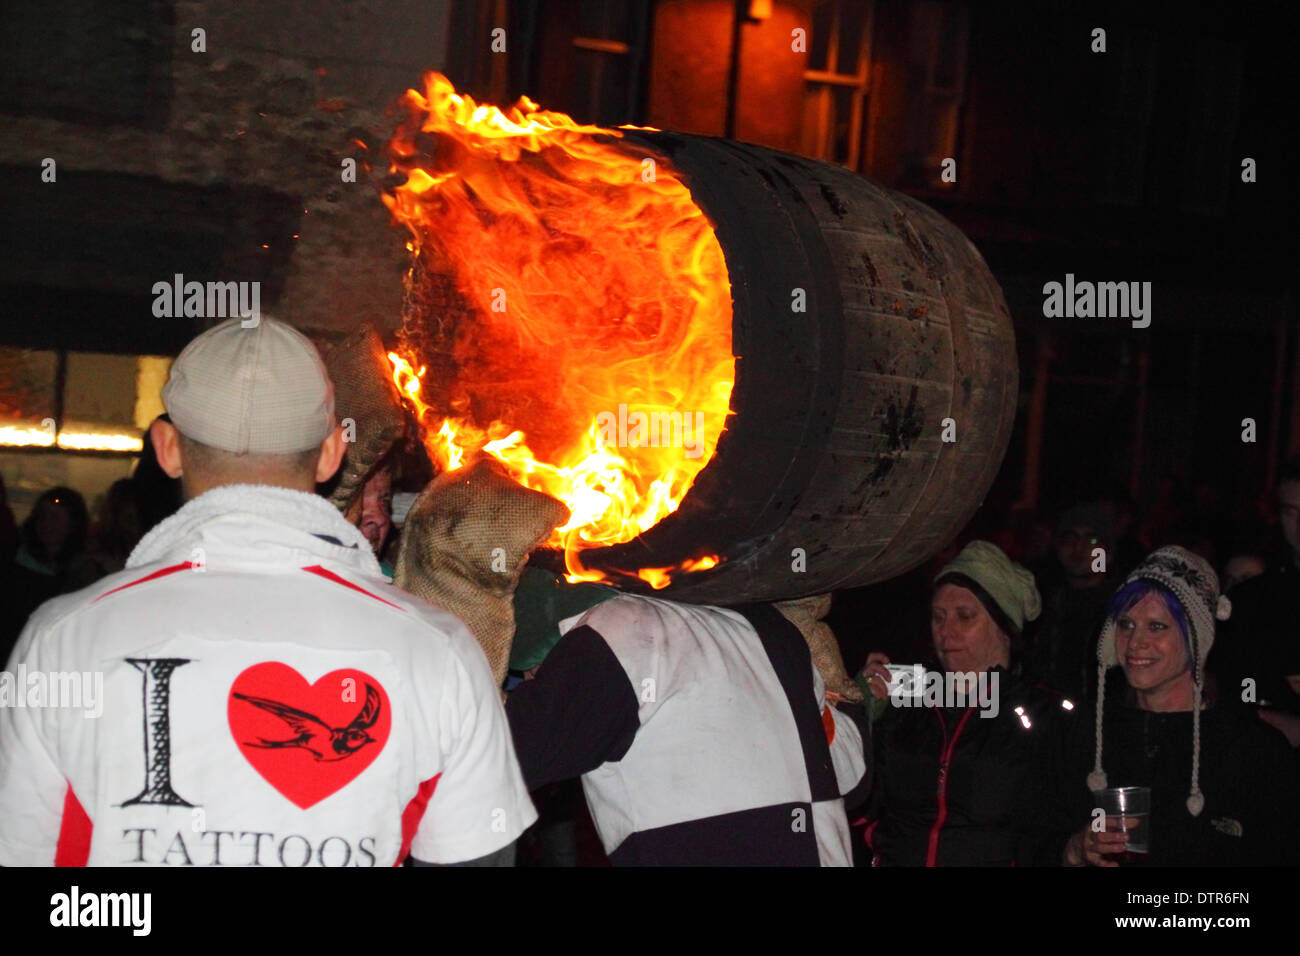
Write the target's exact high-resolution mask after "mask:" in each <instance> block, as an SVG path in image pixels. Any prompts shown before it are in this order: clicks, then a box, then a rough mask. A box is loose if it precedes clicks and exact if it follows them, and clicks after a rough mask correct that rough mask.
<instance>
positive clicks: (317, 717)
mask: <svg viewBox="0 0 1300 956" xmlns="http://www.w3.org/2000/svg"><path fill="white" fill-rule="evenodd" d="M226 712H227V718H228V719H229V721H230V733H231V735H232V736H233V737H234V738H235V743H237V744H238V745H239V750H240V752H241V753H242V754H243V755H244V756H245V757H246V758H247V759H248V762H249V763H250V764H252V765H253V769H254V770H256V771H257V772H258V773H260V774H261V775H262V777H263V778H264V779H265V780H266V782H267V783H269V784H270V785H271V786H273V787H275V789H276V790H279V791H280V792H281V793H282V794H284V795H285V796H286V797H288V798H289V800H291V801H292V802H293V803H295V804H297V805H298V806H299V807H301V808H302V809H304V810H306V809H307V808H308V807H310V806H311V805H312V804H315V803H319V802H320V801H322V800H324V799H325V798H326V797H328V796H329V795H330V794H331V793H334V792H335V791H337V790H340V789H342V788H343V787H346V786H347V785H348V784H349V783H351V782H352V781H353V780H355V779H356V778H357V777H358V776H359V775H360V774H361V772H362V771H363V770H365V769H366V768H367V767H368V766H370V764H371V763H372V762H373V761H374V759H375V758H376V757H378V756H379V752H380V751H381V750H383V749H384V744H386V743H387V742H388V733H389V731H390V730H391V729H392V724H393V718H392V711H391V708H390V707H389V703H388V694H386V693H385V692H384V688H383V686H382V685H381V684H380V683H379V681H377V680H375V679H374V678H373V677H371V676H370V675H369V674H366V673H365V672H364V671H356V670H337V671H330V673H328V674H326V675H325V676H324V677H322V678H321V679H320V680H318V681H316V683H314V684H308V683H307V681H306V680H305V679H304V678H303V676H302V675H301V674H299V673H298V672H297V671H296V670H294V669H293V668H292V667H289V666H288V665H286V664H281V663H278V662H275V661H267V662H265V663H262V664H254V665H253V666H252V667H249V668H248V669H246V670H245V671H244V672H243V673H242V674H240V675H239V676H238V677H236V678H235V682H234V683H233V684H231V685H230V698H229V699H228V701H227V707H226Z"/></svg>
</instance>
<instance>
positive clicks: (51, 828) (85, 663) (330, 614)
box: [0, 485, 537, 866]
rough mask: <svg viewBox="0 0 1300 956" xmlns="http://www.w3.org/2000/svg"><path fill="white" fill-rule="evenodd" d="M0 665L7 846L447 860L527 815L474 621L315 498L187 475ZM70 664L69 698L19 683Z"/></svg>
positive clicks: (38, 681)
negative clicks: (433, 595) (387, 570)
mask: <svg viewBox="0 0 1300 956" xmlns="http://www.w3.org/2000/svg"><path fill="white" fill-rule="evenodd" d="M8 671H9V673H10V674H11V675H13V677H12V678H11V681H10V682H9V683H10V684H11V688H12V687H13V686H16V685H15V684H14V683H13V682H14V681H15V680H17V678H18V677H19V676H21V680H22V684H23V685H24V689H25V691H26V694H25V697H24V705H23V706H6V707H3V708H0V864H2V865H4V866H13V865H49V864H52V863H59V864H85V863H88V864H91V865H114V864H135V865H142V864H154V865H163V866H191V865H192V866H308V865H311V866H373V865H381V866H382V865H391V864H394V863H397V862H400V861H401V860H402V859H403V858H405V857H406V856H407V855H408V854H409V855H411V856H413V857H415V858H416V859H419V860H422V861H427V862H431V863H451V862H461V861H467V860H471V859H476V858H480V857H483V856H486V855H488V854H491V853H493V852H495V851H497V850H499V849H501V848H503V847H505V846H506V845H508V844H509V843H511V842H512V841H514V840H515V838H516V837H518V835H519V834H520V833H521V832H522V831H523V830H524V829H525V828H527V827H528V826H529V825H531V824H532V822H533V821H534V820H535V819H536V816H537V814H536V811H535V810H534V809H533V805H532V802H531V801H530V800H529V798H528V794H527V791H526V789H525V788H524V785H523V778H522V776H521V774H520V771H519V766H518V764H517V762H516V760H515V755H514V749H513V747H512V745H511V739H510V733H509V728H508V725H507V723H506V719H505V713H504V711H503V710H502V707H501V702H500V696H499V692H498V690H497V688H496V686H495V684H494V682H493V680H492V676H491V672H490V670H489V668H488V665H487V661H486V660H485V658H484V656H483V652H482V650H481V649H480V648H479V646H478V644H477V643H476V642H475V641H474V639H473V637H472V636H471V635H470V633H469V631H468V629H467V628H466V627H465V625H464V624H463V623H462V622H461V621H460V620H459V619H457V618H456V617H454V616H452V615H451V614H448V613H446V612H444V611H440V610H436V609H435V608H433V607H430V606H429V605H427V604H425V603H424V602H422V601H420V600H419V599H417V598H414V597H412V596H411V595H408V594H405V593H403V592H402V591H399V590H398V589H396V588H394V587H393V586H392V585H391V584H389V583H387V582H386V580H385V579H384V578H383V576H382V575H381V573H380V570H379V565H378V564H377V563H376V561H375V559H374V557H373V555H372V554H371V552H370V548H369V545H368V543H367V542H366V540H365V538H363V537H362V536H361V535H360V533H359V532H357V530H356V529H355V528H354V527H352V525H350V524H349V523H348V522H347V521H345V520H343V518H342V517H341V516H340V515H339V513H338V511H337V510H336V509H335V508H333V507H332V506H331V505H330V504H329V503H328V502H326V501H325V500H324V499H322V498H320V497H318V496H316V495H309V494H304V493H302V492H297V491H290V490H287V489H283V488H270V487H265V486H252V485H232V486H227V487H222V488H217V489H214V490H212V491H209V492H208V493H207V494H204V495H201V496H200V497H198V498H196V499H195V500H193V501H191V502H189V503H188V504H186V505H185V506H184V507H183V508H182V509H181V510H180V511H179V512H177V513H176V514H175V515H173V516H172V517H171V518H169V519H167V520H166V521H164V522H163V523H162V524H160V525H159V526H158V527H157V528H155V529H154V530H153V531H152V532H150V533H149V534H148V535H147V536H146V537H145V539H144V540H143V541H141V542H140V544H139V546H138V547H137V548H136V550H135V552H134V553H133V554H132V555H131V558H130V560H129V561H128V562H127V568H126V570H124V571H122V572H120V573H118V574H114V575H111V576H110V577H107V578H105V579H103V580H102V581H99V582H97V583H96V584H94V585H92V586H91V587H89V588H87V589H85V590H83V591H79V592H77V593H75V594H71V595H68V596H65V597H61V598H56V599H55V600H53V601H50V602H48V603H46V604H44V605H42V607H41V608H40V609H39V610H38V611H37V612H36V613H35V614H34V615H33V616H32V618H31V620H30V621H29V623H28V625H27V628H26V630H25V631H24V632H23V635H22V637H21V638H20V639H19V642H18V644H17V646H16V647H15V649H14V653H13V655H12V657H11V659H10V661H9V665H8ZM49 675H55V676H53V677H51V676H49ZM57 675H63V677H62V678H59V677H58V676H57ZM69 675H80V676H79V678H78V680H79V683H80V689H81V692H82V693H81V697H82V699H81V700H80V701H71V700H55V699H52V698H50V699H46V700H44V701H40V700H37V699H36V698H37V697H39V696H40V688H41V687H44V688H45V691H46V693H47V697H49V694H50V688H51V687H52V686H53V685H52V684H51V681H53V680H60V679H62V680H63V681H64V686H63V687H62V688H61V691H63V692H66V691H70V690H72V689H73V688H72V685H71V679H70V677H69ZM97 685H98V686H97ZM2 690H3V682H0V691H2ZM87 692H88V693H89V694H90V695H91V697H93V698H97V699H89V698H87V696H86V694H87ZM55 696H58V695H55ZM64 696H66V694H64ZM11 703H12V702H11Z"/></svg>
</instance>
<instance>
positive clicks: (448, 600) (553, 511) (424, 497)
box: [393, 459, 569, 684]
mask: <svg viewBox="0 0 1300 956" xmlns="http://www.w3.org/2000/svg"><path fill="white" fill-rule="evenodd" d="M568 516H569V509H568V508H566V507H565V506H564V505H563V504H561V503H560V502H559V501H557V500H556V499H554V498H552V497H551V496H550V495H544V494H542V493H541V492H539V491H531V490H529V489H528V488H525V487H524V486H523V485H521V484H519V483H518V482H516V481H514V480H513V479H512V478H511V477H510V476H509V475H507V474H506V473H505V470H504V469H503V468H502V467H501V466H500V465H499V464H497V463H496V462H495V461H493V460H491V459H482V460H480V461H478V462H477V463H475V464H473V465H470V466H468V467H465V468H458V469H457V470H456V471H450V472H446V473H444V474H442V475H439V476H438V477H437V478H436V479H434V480H433V481H432V482H430V483H429V486H428V487H427V488H426V489H425V490H424V491H423V492H421V493H420V497H418V498H416V499H415V504H413V505H412V506H411V511H410V513H409V514H408V515H407V517H406V524H405V525H404V526H403V529H402V545H401V548H400V550H399V551H398V554H397V567H396V569H395V573H394V575H393V583H394V584H396V585H397V586H398V587H399V588H402V589H403V590H406V591H410V592H411V593H412V594H415V595H417V596H419V597H422V598H424V599H425V600H426V601H429V602H430V603H432V604H436V605H438V606H439V607H442V608H446V609H447V610H448V611H451V612H452V613H453V614H455V615H456V616H457V617H459V618H460V619H461V620H462V621H464V622H465V623H466V624H467V625H469V629H470V631H472V632H473V634H474V636H475V637H476V638H477V639H478V642H479V644H481V645H482V646H483V653H484V654H486V655H487V659H488V664H489V665H491V667H492V675H493V677H495V678H496V681H497V683H498V684H500V683H501V682H502V681H503V680H505V676H506V667H507V664H508V663H509V661H510V643H511V640H512V639H513V638H514V634H515V616H514V606H513V603H512V597H513V595H514V590H515V587H516V585H518V583H519V575H520V573H521V572H522V571H523V568H524V564H525V562H526V561H527V560H528V555H529V553H530V552H531V551H532V550H533V549H534V548H535V547H537V545H539V544H540V543H541V542H542V541H544V540H545V539H546V537H547V536H548V535H549V534H550V533H551V529H553V528H555V527H556V526H558V525H560V524H562V523H563V522H564V521H566V520H567V519H568Z"/></svg>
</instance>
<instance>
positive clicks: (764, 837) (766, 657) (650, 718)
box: [506, 595, 867, 866]
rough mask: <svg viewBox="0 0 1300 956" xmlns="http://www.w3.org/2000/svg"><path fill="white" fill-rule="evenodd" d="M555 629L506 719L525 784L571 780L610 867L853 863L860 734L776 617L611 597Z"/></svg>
mask: <svg viewBox="0 0 1300 956" xmlns="http://www.w3.org/2000/svg"><path fill="white" fill-rule="evenodd" d="M560 630H561V632H562V633H563V634H564V637H563V638H562V639H561V640H560V642H559V643H558V644H557V645H556V647H555V649H554V650H553V651H552V652H551V653H550V655H549V656H548V657H547V659H546V661H545V663H544V664H543V665H542V667H541V668H540V670H539V671H538V673H537V676H536V677H535V678H534V679H533V680H530V681H526V682H524V683H523V684H522V685H520V686H519V687H518V688H516V689H515V690H514V691H513V692H512V694H511V695H510V698H509V700H508V701H507V703H506V712H507V714H508V715H509V717H510V727H511V730H512V732H513V733H514V736H515V749H516V752H517V753H518V754H519V761H520V765H521V766H522V767H523V770H524V777H525V779H526V780H527V782H528V786H529V787H530V788H536V787H539V786H541V785H543V784H546V783H549V782H552V781H556V780H562V779H567V778H570V777H574V776H578V775H581V776H582V783H583V788H584V790H585V792H586V797H587V803H588V806H589V808H590V810H591V814H592V818H593V821H594V822H595V825H596V830H597V832H598V833H599V834H600V838H601V841H602V842H603V843H604V846H605V851H606V853H607V854H608V855H609V859H610V861H611V862H612V863H614V864H615V865H692V864H697V865H732V866H738V865H741V866H743V865H812V866H816V865H819V864H820V865H824V866H837V865H838V866H848V865H851V863H852V854H851V851H850V846H849V827H848V820H847V817H846V815H845V810H844V799H843V796H844V795H845V794H848V793H849V792H850V791H852V790H855V788H856V789H857V790H859V791H860V792H865V789H866V784H867V781H866V779H865V778H866V761H865V755H864V752H863V743H862V736H861V733H860V731H859V730H858V728H857V727H856V726H855V725H854V723H853V722H852V721H851V720H850V719H848V718H847V717H846V716H844V715H842V714H839V713H838V712H837V711H836V710H835V708H833V707H827V706H826V704H825V700H824V691H823V687H822V682H821V678H820V676H819V675H818V673H817V670H816V668H815V667H814V666H813V663H812V659H811V656H810V654H809V652H808V647H807V644H806V643H805V642H804V640H803V638H802V637H801V636H800V635H799V632H798V631H797V630H796V629H795V628H794V626H793V625H791V624H790V623H789V622H788V621H787V620H786V619H785V618H784V617H782V616H781V615H780V614H779V613H778V612H777V611H776V610H774V609H773V608H771V607H769V606H763V605H754V606H750V607H746V608H743V609H740V610H739V611H733V610H724V609H722V608H717V607H700V606H692V605H687V604H679V603H675V602H671V601H665V600H660V599H658V598H651V597H641V596H634V595H621V596H619V597H616V598H613V599H611V600H609V601H606V602H604V603H603V604H600V605H597V606H596V607H594V608H591V609H590V610H588V611H586V612H585V613H584V614H582V615H579V616H578V617H576V618H570V619H568V620H565V621H562V622H561V623H560Z"/></svg>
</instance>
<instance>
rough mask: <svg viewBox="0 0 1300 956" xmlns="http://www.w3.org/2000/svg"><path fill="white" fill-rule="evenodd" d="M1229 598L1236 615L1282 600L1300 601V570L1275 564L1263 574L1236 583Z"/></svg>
mask: <svg viewBox="0 0 1300 956" xmlns="http://www.w3.org/2000/svg"><path fill="white" fill-rule="evenodd" d="M1228 600H1229V601H1231V602H1232V605H1233V614H1234V615H1236V614H1238V613H1243V612H1251V611H1255V610H1257V609H1259V608H1261V607H1265V606H1268V605H1271V604H1274V603H1276V602H1278V601H1281V600H1289V601H1291V602H1293V603H1300V570H1297V569H1296V568H1293V567H1288V566H1286V565H1285V564H1275V565H1273V566H1272V567H1270V568H1269V569H1268V570H1267V571H1265V572H1264V573H1263V574H1257V575H1256V576H1255V577H1253V578H1248V579H1247V580H1245V581H1242V582H1241V583H1240V584H1238V585H1236V586H1235V587H1234V588H1233V589H1232V590H1231V591H1229V592H1228ZM1229 620H1231V618H1229Z"/></svg>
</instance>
